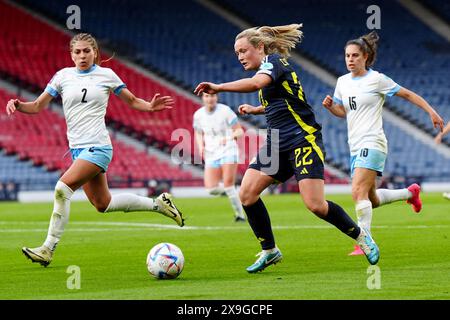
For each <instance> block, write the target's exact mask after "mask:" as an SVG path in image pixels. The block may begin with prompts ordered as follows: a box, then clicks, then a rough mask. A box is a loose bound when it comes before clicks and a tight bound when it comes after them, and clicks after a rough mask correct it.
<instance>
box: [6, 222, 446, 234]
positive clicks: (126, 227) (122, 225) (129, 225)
mask: <svg viewBox="0 0 450 320" xmlns="http://www.w3.org/2000/svg"><path fill="white" fill-rule="evenodd" d="M0 225H10V226H11V227H13V226H17V225H33V226H36V225H48V222H45V221H0ZM73 225H82V226H95V228H71V227H70V226H73ZM99 226H100V227H101V226H105V227H117V228H99ZM331 228H333V227H332V226H330V225H290V226H272V229H274V230H296V229H297V230H298V229H331ZM372 228H374V229H430V228H450V224H449V225H428V226H427V225H403V226H385V225H381V226H372ZM67 230H68V231H70V232H111V231H137V230H180V231H187V230H201V231H221V230H236V231H241V230H246V231H248V230H250V227H249V226H247V225H246V226H185V227H183V228H180V227H178V226H176V225H166V224H155V223H141V222H101V221H73V222H70V223H69V228H68V229H67ZM46 231H47V228H46V229H35V228H33V229H19V228H11V229H0V233H18V232H46Z"/></svg>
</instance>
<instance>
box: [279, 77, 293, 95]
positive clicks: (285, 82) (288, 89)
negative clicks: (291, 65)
mask: <svg viewBox="0 0 450 320" xmlns="http://www.w3.org/2000/svg"><path fill="white" fill-rule="evenodd" d="M282 85H283V87H284V88H285V89H286V91H287V92H288V93H289V94H292V95H294V92H293V91H292V89H291V87H290V86H289V83H288V82H287V80H284V81H283V83H282Z"/></svg>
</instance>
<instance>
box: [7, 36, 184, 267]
mask: <svg viewBox="0 0 450 320" xmlns="http://www.w3.org/2000/svg"><path fill="white" fill-rule="evenodd" d="M70 56H71V58H72V61H73V63H74V67H68V68H64V69H61V70H59V71H58V72H57V73H56V74H55V75H54V77H53V78H52V79H51V80H50V82H49V83H48V85H47V87H46V88H45V91H44V92H43V93H42V94H41V95H40V96H39V97H38V98H37V99H36V100H35V101H32V102H23V101H19V100H17V99H15V100H9V101H8V103H7V106H6V112H7V114H8V115H12V114H13V113H14V112H16V111H19V112H22V113H26V114H36V113H39V112H40V111H41V110H42V109H43V108H45V107H46V106H47V105H48V104H49V103H50V101H51V100H52V99H53V98H55V97H57V96H58V95H60V96H61V98H62V103H63V110H64V116H65V119H66V123H67V138H68V140H69V147H70V152H71V155H72V160H73V163H72V165H71V166H70V167H69V169H68V170H67V171H66V172H65V173H64V174H63V176H62V177H61V178H60V179H59V181H58V182H57V183H56V186H55V196H54V206H53V213H52V216H51V219H50V226H49V229H48V234H47V238H46V239H45V241H44V243H43V244H42V245H41V246H40V247H37V248H27V247H24V248H22V252H23V253H24V254H25V256H26V257H28V258H29V259H31V260H32V261H33V262H38V263H40V264H41V265H43V266H47V265H48V264H49V263H50V262H51V261H52V258H53V253H54V251H55V248H56V246H57V244H58V242H59V241H60V238H61V236H62V234H63V232H64V228H65V226H66V224H67V223H68V221H69V214H70V199H71V197H72V195H73V193H74V191H75V190H77V189H78V188H80V187H83V190H84V192H85V193H86V195H87V197H88V198H89V201H90V202H91V203H92V205H93V206H94V207H95V208H96V209H97V211H98V212H105V213H106V212H112V211H124V212H130V211H153V212H159V213H161V214H163V215H165V216H167V217H169V218H171V219H173V220H175V222H176V223H177V224H178V225H179V226H181V227H182V226H183V225H184V220H183V217H182V214H181V212H180V211H179V210H178V209H177V207H176V206H175V204H174V202H173V200H172V196H171V195H170V194H169V193H162V194H161V195H160V196H158V197H157V198H156V199H151V198H147V197H141V196H138V195H135V194H132V193H122V194H117V195H111V194H110V192H109V189H108V182H107V179H106V171H107V170H108V165H109V163H110V162H111V160H112V156H113V148H112V145H111V140H110V137H109V134H108V131H107V129H106V125H105V114H106V108H107V105H108V99H109V96H110V94H111V93H114V94H115V95H117V96H118V97H119V98H120V99H121V100H122V101H124V102H125V103H126V104H127V105H128V106H129V107H131V108H133V109H136V110H139V111H142V112H156V111H163V110H166V109H171V108H172V106H173V104H174V101H173V99H172V98H171V97H169V96H163V97H161V96H160V95H159V94H155V95H154V96H153V99H152V100H151V101H145V100H143V99H140V98H138V97H136V96H134V95H133V94H132V93H131V92H130V91H129V90H128V89H127V88H126V85H125V84H124V83H123V82H122V80H121V79H120V78H119V77H118V76H117V75H116V74H115V73H114V71H113V70H111V69H109V68H103V67H101V66H100V63H101V60H100V50H99V47H98V44H97V41H96V40H95V38H94V37H93V36H91V35H90V34H86V33H80V34H77V35H75V36H74V37H73V38H72V39H71V41H70Z"/></svg>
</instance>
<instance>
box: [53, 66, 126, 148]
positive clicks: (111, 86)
mask: <svg viewBox="0 0 450 320" xmlns="http://www.w3.org/2000/svg"><path fill="white" fill-rule="evenodd" d="M125 87H126V86H125V84H124V83H123V82H122V80H121V79H120V78H119V77H118V76H117V75H116V74H115V73H114V71H113V70H111V69H109V68H102V67H100V66H97V65H95V64H94V65H93V66H92V67H91V68H90V69H89V70H86V71H80V70H78V69H77V68H75V67H73V68H65V69H62V70H60V71H58V72H57V73H56V74H55V75H54V76H53V78H52V79H51V80H50V82H49V83H48V85H47V87H46V88H45V91H46V92H47V93H48V94H50V95H52V96H53V97H57V96H58V95H60V96H61V98H62V103H63V110H64V116H65V118H66V123H67V138H68V140H69V147H70V148H86V147H91V146H107V145H111V140H110V137H109V134H108V130H107V129H106V125H105V115H106V108H107V106H108V99H109V95H110V93H111V92H114V93H115V94H116V95H118V94H119V93H120V92H121V90H122V89H123V88H125Z"/></svg>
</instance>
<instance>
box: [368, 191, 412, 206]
mask: <svg viewBox="0 0 450 320" xmlns="http://www.w3.org/2000/svg"><path fill="white" fill-rule="evenodd" d="M376 192H377V196H378V199H380V207H381V206H382V205H384V204H388V203H391V202H395V201H400V200H408V199H409V198H411V197H412V193H411V192H410V191H409V190H408V189H398V190H389V189H377V191H376Z"/></svg>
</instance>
